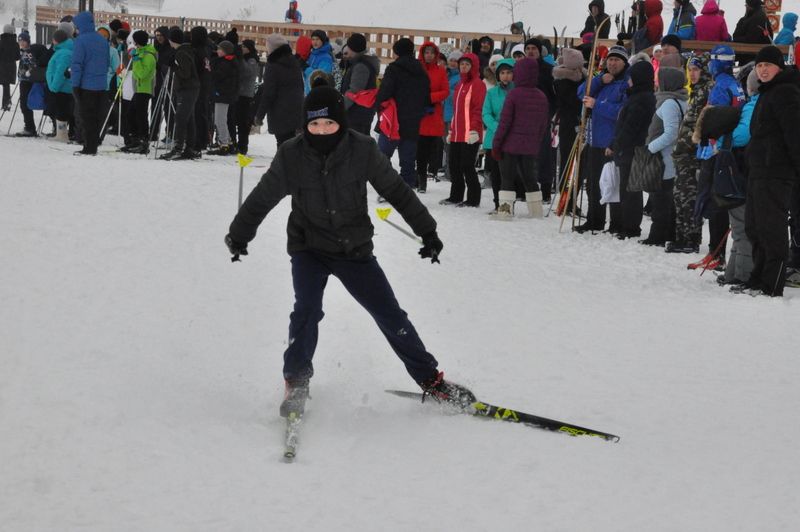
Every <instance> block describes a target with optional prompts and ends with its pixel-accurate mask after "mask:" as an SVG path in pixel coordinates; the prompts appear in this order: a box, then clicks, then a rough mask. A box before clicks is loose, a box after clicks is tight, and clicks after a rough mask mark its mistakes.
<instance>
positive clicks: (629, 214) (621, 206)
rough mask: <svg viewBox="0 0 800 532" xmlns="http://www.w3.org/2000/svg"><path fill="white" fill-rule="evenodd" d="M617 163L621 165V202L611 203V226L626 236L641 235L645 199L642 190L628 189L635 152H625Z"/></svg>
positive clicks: (618, 165)
mask: <svg viewBox="0 0 800 532" xmlns="http://www.w3.org/2000/svg"><path fill="white" fill-rule="evenodd" d="M631 152H633V150H631ZM616 163H617V167H619V203H612V204H611V209H610V210H611V228H612V229H617V230H619V232H620V233H621V234H624V235H626V236H639V235H641V234H642V218H643V217H644V199H643V196H642V193H641V192H629V191H628V181H629V180H630V177H631V165H632V164H633V153H631V154H629V155H628V154H623V155H622V156H620V157H618V158H617V159H616Z"/></svg>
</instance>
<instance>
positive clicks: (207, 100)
mask: <svg viewBox="0 0 800 532" xmlns="http://www.w3.org/2000/svg"><path fill="white" fill-rule="evenodd" d="M189 36H190V41H191V45H192V47H191V50H192V51H193V52H194V64H195V68H196V70H197V79H198V81H199V82H200V92H199V93H198V95H197V100H196V102H195V105H194V124H195V128H196V129H197V131H196V133H195V134H194V135H192V137H193V138H194V140H193V141H192V143H193V144H192V146H193V151H194V152H197V153H199V152H201V151H203V150H204V149H206V148H207V147H208V144H209V142H210V140H211V130H212V129H213V116H214V104H213V102H212V101H211V88H212V84H213V83H212V81H211V58H212V57H213V56H214V55H216V51H217V45H216V43H215V42H214V41H213V40H212V39H211V36H210V34H209V33H208V29H206V28H205V27H204V26H195V27H194V28H192V29H191V31H190V33H189ZM217 36H218V37H220V40H221V36H220V35H219V34H217Z"/></svg>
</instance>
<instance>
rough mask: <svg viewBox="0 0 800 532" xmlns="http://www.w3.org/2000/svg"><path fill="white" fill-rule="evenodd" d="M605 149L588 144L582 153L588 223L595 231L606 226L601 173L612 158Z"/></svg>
mask: <svg viewBox="0 0 800 532" xmlns="http://www.w3.org/2000/svg"><path fill="white" fill-rule="evenodd" d="M605 151H606V149H605V148H593V147H591V146H587V147H585V148H584V149H583V152H582V153H581V168H580V177H581V180H585V181H586V195H587V196H588V199H589V209H588V212H587V213H586V223H587V224H588V225H589V227H590V228H591V229H593V230H595V231H602V230H603V228H604V227H605V226H606V206H605V205H601V204H600V198H601V197H602V194H600V174H602V173H603V165H604V164H606V163H607V162H608V161H610V160H611V159H610V158H609V157H606V155H605ZM620 190H621V189H620ZM620 196H621V194H620Z"/></svg>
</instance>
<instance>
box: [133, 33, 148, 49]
mask: <svg viewBox="0 0 800 532" xmlns="http://www.w3.org/2000/svg"><path fill="white" fill-rule="evenodd" d="M133 42H135V43H136V44H138V45H139V46H145V45H146V44H147V43H148V42H150V36H149V35H148V34H147V32H146V31H144V30H137V31H134V32H133Z"/></svg>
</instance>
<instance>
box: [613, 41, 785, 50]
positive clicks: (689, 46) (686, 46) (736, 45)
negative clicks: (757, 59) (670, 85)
mask: <svg viewBox="0 0 800 532" xmlns="http://www.w3.org/2000/svg"><path fill="white" fill-rule="evenodd" d="M598 44H600V45H604V46H606V47H608V48H611V47H612V46H614V45H615V44H617V40H616V39H600V41H598ZM719 44H727V45H728V46H730V47H731V48H733V51H734V52H736V53H740V54H757V53H758V51H759V50H761V49H762V48H764V46H766V44H749V43H743V42H722V43H721V42H714V41H683V42H682V43H681V45H682V46H681V48H682V49H683V51H684V52H688V51H695V52H710V51H711V50H712V49H713V48H714V47H715V46H717V45H719ZM625 46H630V42H629V41H626V42H625ZM778 48H780V50H781V51H782V52H783V53H785V54H788V53H789V47H788V46H786V45H781V46H778ZM644 51H646V52H648V53H649V52H651V51H652V47H650V48H647V49H646V50H644Z"/></svg>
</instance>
